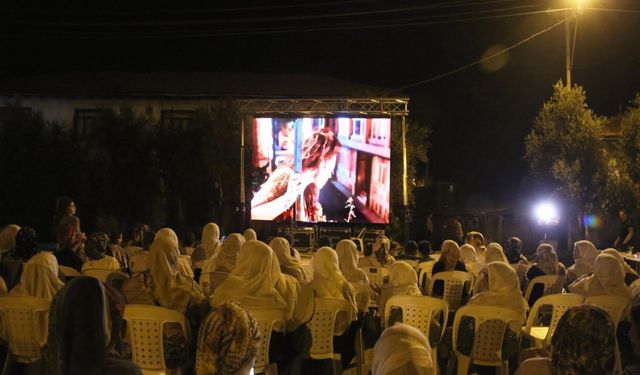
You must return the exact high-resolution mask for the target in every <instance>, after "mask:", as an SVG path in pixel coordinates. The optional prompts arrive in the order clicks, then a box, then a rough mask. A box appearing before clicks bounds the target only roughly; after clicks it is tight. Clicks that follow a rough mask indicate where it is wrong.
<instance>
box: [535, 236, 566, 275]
mask: <svg viewBox="0 0 640 375" xmlns="http://www.w3.org/2000/svg"><path fill="white" fill-rule="evenodd" d="M535 265H536V266H537V267H538V268H540V270H542V272H544V273H545V275H557V274H559V273H560V268H561V267H560V262H559V261H558V254H556V251H555V250H554V249H553V246H551V245H549V244H542V245H540V246H538V248H537V249H536V263H535Z"/></svg>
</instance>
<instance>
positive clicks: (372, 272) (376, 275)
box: [360, 267, 389, 308]
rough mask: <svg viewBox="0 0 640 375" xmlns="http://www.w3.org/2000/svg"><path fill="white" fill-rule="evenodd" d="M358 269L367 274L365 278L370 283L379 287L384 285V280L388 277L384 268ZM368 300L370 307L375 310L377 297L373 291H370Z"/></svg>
mask: <svg viewBox="0 0 640 375" xmlns="http://www.w3.org/2000/svg"><path fill="white" fill-rule="evenodd" d="M360 269H361V270H363V271H364V272H365V273H366V274H367V278H369V282H370V283H372V284H378V285H380V286H382V284H384V278H385V277H387V276H389V269H388V268H386V267H361V268H360ZM369 298H370V303H369V305H370V307H373V308H377V307H378V295H377V294H376V292H374V291H373V289H371V290H370V292H369Z"/></svg>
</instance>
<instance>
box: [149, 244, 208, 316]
mask: <svg viewBox="0 0 640 375" xmlns="http://www.w3.org/2000/svg"><path fill="white" fill-rule="evenodd" d="M178 255H179V252H178V244H177V243H176V242H175V241H174V240H172V239H169V238H166V237H159V238H157V239H156V240H155V241H153V244H151V250H150V251H149V276H150V278H151V280H150V281H151V291H152V293H153V296H154V297H155V300H156V301H157V302H158V304H159V305H160V306H162V307H166V308H169V309H173V310H177V311H179V312H181V313H183V314H184V313H186V311H187V307H188V306H190V305H198V304H200V303H203V302H204V301H205V296H204V293H202V289H200V286H199V285H198V284H197V283H196V282H195V281H194V280H193V279H192V278H190V277H187V276H184V275H182V274H181V273H180V272H179V271H178Z"/></svg>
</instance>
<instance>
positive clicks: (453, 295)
mask: <svg viewBox="0 0 640 375" xmlns="http://www.w3.org/2000/svg"><path fill="white" fill-rule="evenodd" d="M438 280H442V282H443V283H444V289H443V290H444V295H443V296H442V299H444V300H445V301H447V303H448V304H449V310H450V311H456V310H458V308H459V307H460V306H461V305H462V293H463V292H464V290H465V287H470V286H471V274H470V273H469V272H462V271H446V272H438V273H436V274H435V275H433V276H432V277H431V280H430V281H429V295H431V296H433V286H434V284H435V282H436V281H438Z"/></svg>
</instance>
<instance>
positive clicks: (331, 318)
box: [307, 298, 352, 374]
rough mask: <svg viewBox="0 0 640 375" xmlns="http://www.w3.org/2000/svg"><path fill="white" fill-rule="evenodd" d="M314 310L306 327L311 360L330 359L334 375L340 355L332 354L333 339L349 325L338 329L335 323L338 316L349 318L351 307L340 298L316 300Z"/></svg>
mask: <svg viewBox="0 0 640 375" xmlns="http://www.w3.org/2000/svg"><path fill="white" fill-rule="evenodd" d="M315 305H316V310H315V312H314V314H313V318H311V321H309V322H308V323H307V327H309V330H310V331H311V338H312V344H311V349H309V358H311V359H331V360H332V363H333V373H334V374H336V373H337V370H336V366H335V364H336V361H338V362H339V361H340V358H341V357H340V355H339V354H337V353H334V352H333V337H334V336H340V335H342V334H343V333H345V332H346V330H347V329H348V328H349V325H348V324H346V325H344V326H343V327H340V326H339V325H338V324H336V322H337V316H338V314H345V316H351V309H352V306H351V304H350V303H349V302H347V301H346V300H344V299H340V298H316V299H315Z"/></svg>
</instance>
